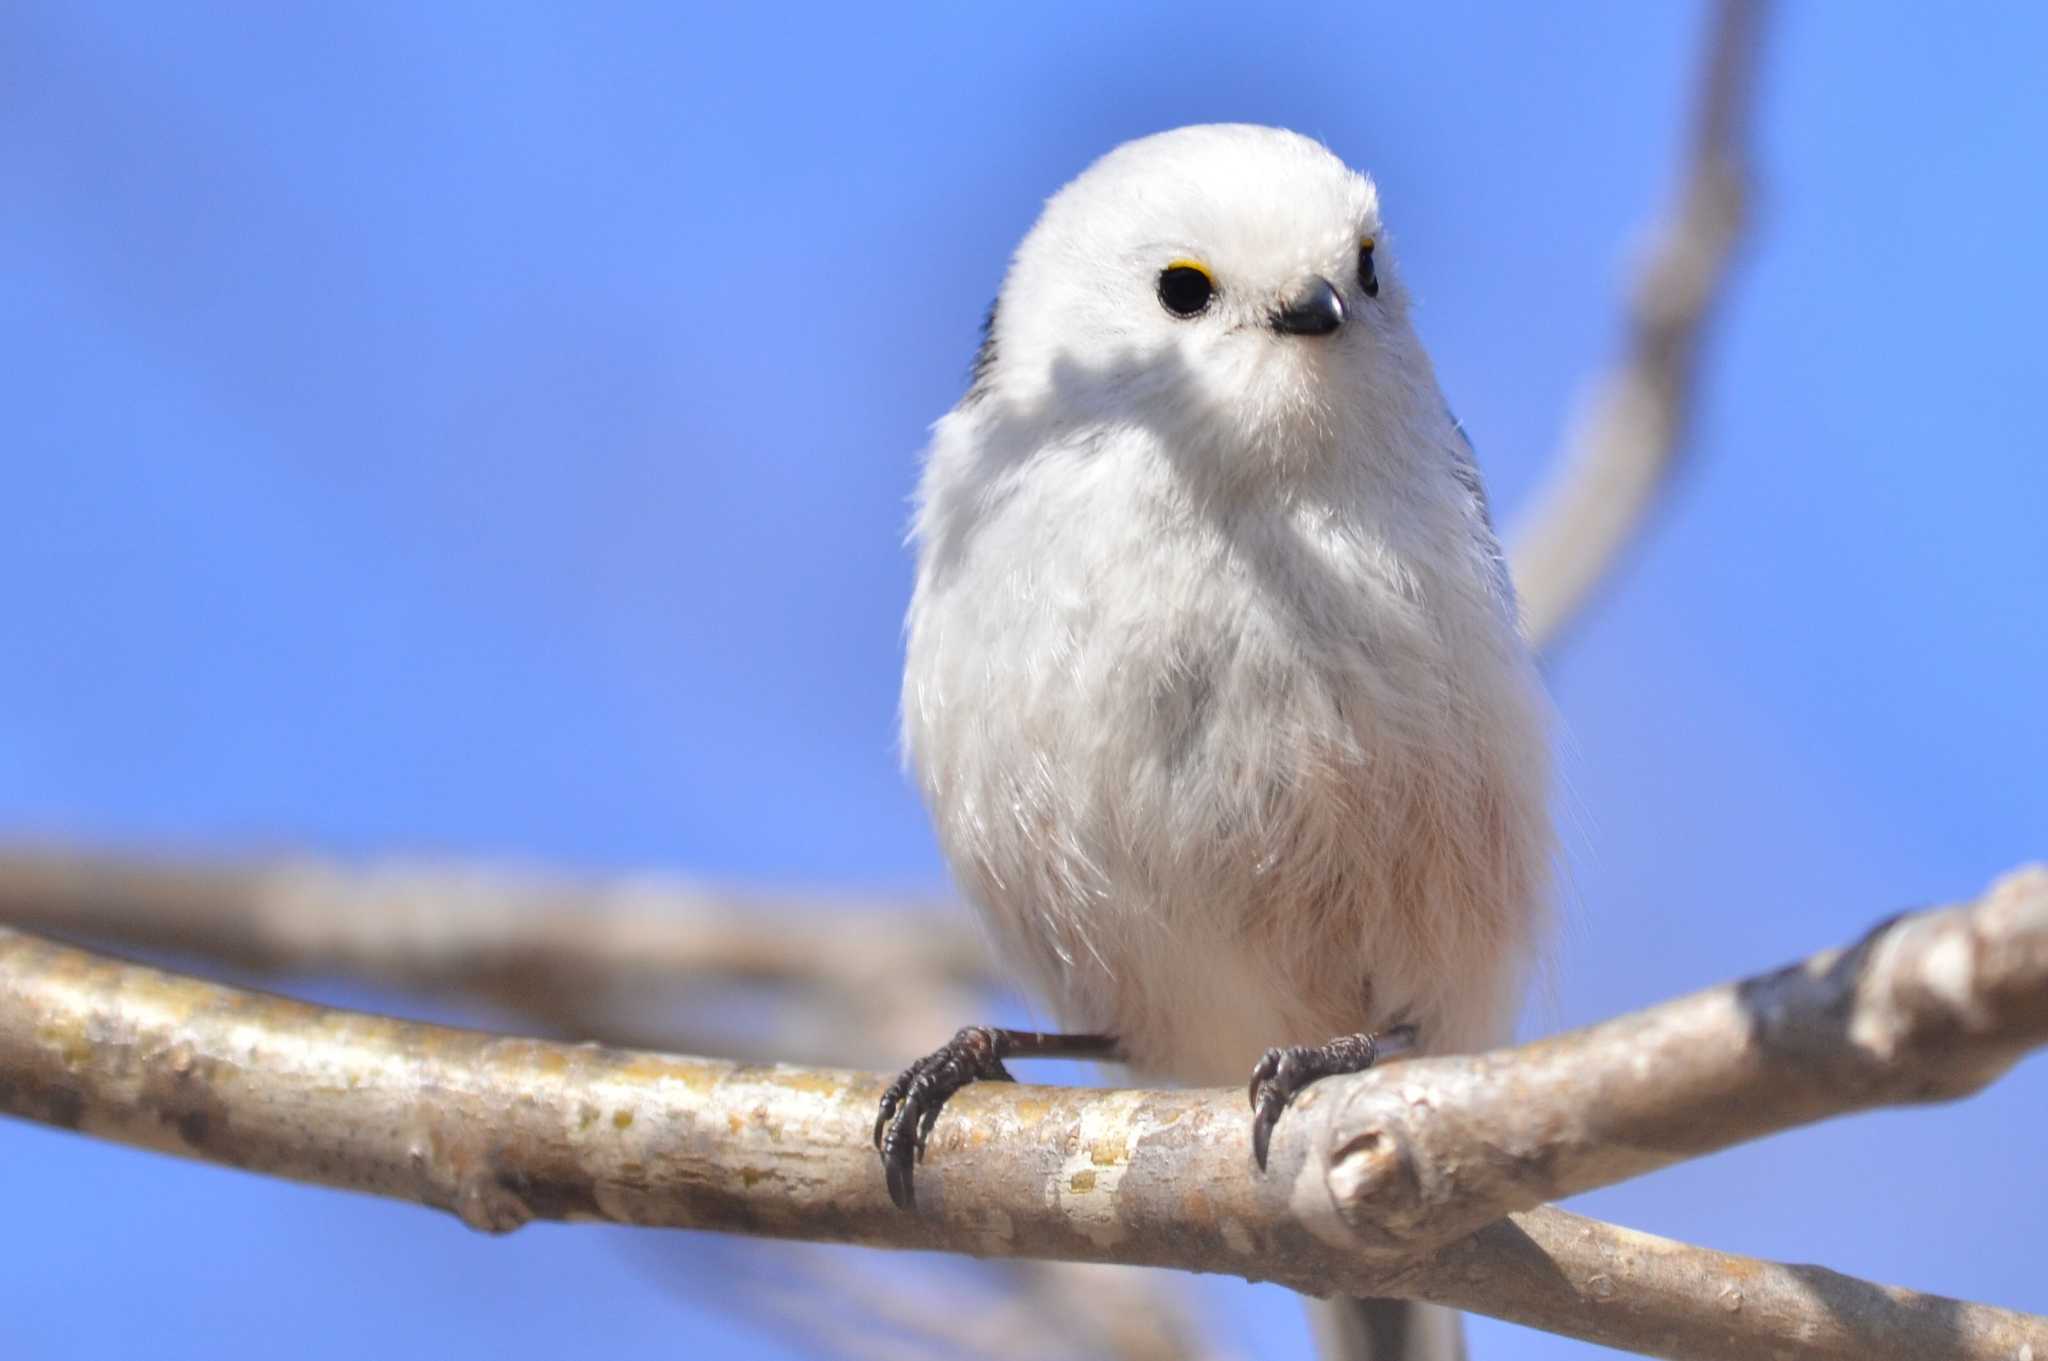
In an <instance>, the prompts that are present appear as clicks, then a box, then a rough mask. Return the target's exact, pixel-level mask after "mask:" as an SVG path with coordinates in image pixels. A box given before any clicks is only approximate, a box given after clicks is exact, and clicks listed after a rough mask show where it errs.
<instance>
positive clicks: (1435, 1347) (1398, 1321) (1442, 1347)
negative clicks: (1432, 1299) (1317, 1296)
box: [1309, 1299, 1465, 1361]
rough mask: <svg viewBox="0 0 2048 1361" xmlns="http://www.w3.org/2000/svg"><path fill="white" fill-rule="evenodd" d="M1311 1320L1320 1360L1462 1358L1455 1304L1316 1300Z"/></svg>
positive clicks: (1462, 1337)
mask: <svg viewBox="0 0 2048 1361" xmlns="http://www.w3.org/2000/svg"><path fill="white" fill-rule="evenodd" d="M1309 1320H1310V1322H1311V1323H1312V1324H1313V1325H1314V1328H1315V1335H1316V1355H1317V1356H1318V1357H1320V1358H1321V1359H1322V1361H1465V1327H1464V1324H1463V1323H1462V1322H1461V1321H1460V1320H1459V1318H1458V1313H1457V1311H1456V1310H1455V1309H1445V1308H1442V1307H1440V1306H1438V1305H1434V1304H1417V1303H1416V1302H1414V1301H1413V1300H1354V1299H1330V1300H1314V1301H1311V1302H1310V1304H1309Z"/></svg>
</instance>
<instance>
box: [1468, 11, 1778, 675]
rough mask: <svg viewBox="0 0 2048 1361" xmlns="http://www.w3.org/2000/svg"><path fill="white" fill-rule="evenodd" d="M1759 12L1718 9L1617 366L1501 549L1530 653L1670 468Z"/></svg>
mask: <svg viewBox="0 0 2048 1361" xmlns="http://www.w3.org/2000/svg"><path fill="white" fill-rule="evenodd" d="M1766 8H1767V6H1766V4H1765V0H1722V2H1721V3H1720V4H1719V5H1718V6H1717V7H1716V9H1715V19H1714V30H1713V36H1712V47H1711V49H1710V51H1709V55H1708V60H1707V63H1706V66H1705V68H1704V70H1703V71H1702V73H1701V84H1700V91H1699V96H1698V103H1697V110H1696V112H1695V114H1694V119H1695V124H1694V134H1693V144H1692V150H1691V154H1690V156H1689V157H1688V159H1687V164H1686V167H1685V170H1684V172H1683V174H1684V182H1683V184H1682V186H1681V188H1680V190H1679V197H1678V205H1677V211H1676V214H1675V215H1674V216H1673V217H1672V218H1671V220H1669V221H1667V222H1664V223H1661V224H1659V226H1658V227H1657V228H1656V229H1655V231H1654V234H1653V242H1652V245H1651V248H1650V251H1649V254H1648V256H1647V257H1646V258H1645V259H1644V261H1643V264H1642V272H1641V275H1640V276H1639V278H1638V279H1637V281H1636V285H1635V290H1634V297H1633V299H1632V301H1631V303H1630V306H1629V310H1628V316H1627V329H1628V336H1627V340H1626V342H1625V349H1624V352H1623V354H1622V357H1621V360H1620V362H1619V363H1618V364H1616V366H1615V367H1614V369H1613V370H1612V371H1611V372H1609V373H1607V374H1605V375H1603V376H1602V377H1601V378H1599V379H1598V380H1596V381H1595V383H1594V384H1593V386H1592V389H1591V391H1590V393H1589V395H1588V396H1587V398H1586V399H1585V400H1584V403H1583V405H1582V407H1581V410H1580V413H1579V416H1578V418H1577V419H1576V420H1575V421H1574V422H1573V424H1572V427H1571V430H1570V432H1569V434H1568V436H1567V438H1566V441H1565V447H1564V451H1563V452H1562V453H1561V454H1560V455H1559V457H1558V459H1557V461H1556V466H1555V468H1554V469H1553V471H1552V472H1551V474H1550V476H1549V479H1548V481H1546V482H1545V483H1544V484H1543V485H1542V486H1541V487H1540V488H1538V490H1537V492H1536V494H1535V497H1534V500H1533V503H1532V505H1531V506H1530V508H1529V510H1528V511H1527V512H1526V514H1525V515H1524V516H1523V518H1522V521H1521V523H1520V524H1519V525H1518V526H1517V528H1516V530H1515V532H1514V533H1512V534H1511V535H1510V542H1509V546H1508V560H1509V563H1510V564H1511V567H1512V570H1513V575H1514V579H1515V584H1516V588H1517V590H1518V592H1519V593H1520V595H1521V600H1522V617H1523V620H1524V621H1525V623H1526V624H1527V627H1528V630H1529V636H1530V638H1531V639H1533V640H1534V641H1535V642H1536V643H1537V644H1538V645H1539V646H1541V645H1543V644H1546V643H1549V642H1551V641H1553V640H1554V639H1555V638H1556V637H1557V635H1558V633H1559V632H1560V631H1561V630H1562V629H1563V627H1564V625H1565V624H1566V623H1567V622H1568V621H1569V620H1570V618H1571V617H1572V616H1573V615H1574V614H1576V613H1577V612H1578V610H1579V609H1580V607H1581V606H1583V605H1584V604H1585V602H1586V600H1587V598H1588V596H1590V595H1591V593H1592V591H1593V588H1594V587H1595V586H1596V585H1597V584H1598V583H1599V581H1600V578H1601V577H1602V576H1603V575H1605V574H1606V572H1607V571H1608V570H1609V569H1610V568H1611V567H1612V566H1613V565H1614V562H1615V560H1616V559H1617V558H1618V557H1619V556H1620V554H1621V551H1622V550H1623V549H1624V548H1625V547H1626V546H1627V545H1628V543H1629V541H1630V540H1631V539H1632V538H1633V537H1634V535H1635V532H1636V530H1637V528H1638V526H1640V524H1641V523H1642V520H1643V518H1644V516H1645V515H1646V514H1647V513H1648V511H1649V508H1650V503H1651V501H1652V499H1653V498H1654V496H1655V494H1656V492H1657V490H1658V488H1659V487H1660V486H1662V485H1663V483H1665V482H1666V481H1668V480H1669V478H1670V475H1671V472H1672V470H1673V468H1674V466H1675V459H1676V455H1677V453H1678V448H1679V441H1680V438H1681V437H1682V435H1683V434H1684V429H1685V422H1686V418H1687V416H1688V414H1689V411H1690V408H1691V405H1692V395H1693V384H1694V379H1695V376H1696V371H1697V367H1698V358H1699V351H1700V341H1701V337H1702V335H1703V333H1704V331H1705V329H1706V324H1707V321H1708V318H1709V315H1710V314H1711V312H1712V310H1713V305H1714V303H1715V302H1716V301H1718V300H1719V298H1720V296H1721V294H1722V292H1723V291H1724V285H1725V284H1726V282H1727V277H1728V267H1729V263H1730V261H1731V259H1732V258H1733V256H1734V249H1735V243H1736V241H1737V239H1738V238H1739V236H1740V235H1741V231H1742V227H1743V223H1744V220H1745V217H1746V212H1747V202H1748V188H1747V185H1748V180H1749V153H1748V133H1749V117H1750V110H1751V107H1752V104H1753V102H1754V101H1753V99H1752V91H1753V90H1754V88H1755V84H1756V65H1757V61H1758V56H1759V49H1760V44H1759V43H1758V41H1757V38H1758V34H1759V32H1760V30H1761V28H1762V26H1763V22H1764V18H1765V10H1766Z"/></svg>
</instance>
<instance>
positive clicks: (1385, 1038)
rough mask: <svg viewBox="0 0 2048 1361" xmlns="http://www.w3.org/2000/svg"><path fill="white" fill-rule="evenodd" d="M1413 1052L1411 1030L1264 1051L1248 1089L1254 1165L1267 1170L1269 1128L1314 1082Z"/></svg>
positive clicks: (1406, 1027) (1402, 1028)
mask: <svg viewBox="0 0 2048 1361" xmlns="http://www.w3.org/2000/svg"><path fill="white" fill-rule="evenodd" d="M1414 1047H1415V1027H1414V1026H1412V1025H1397V1026H1393V1027H1391V1028H1389V1029H1387V1030H1385V1031H1381V1032H1377V1033H1374V1034H1368V1035H1343V1036H1340V1037H1338V1038H1337V1039H1334V1040H1331V1041H1330V1042H1329V1043H1328V1044H1319V1045H1313V1046H1311V1045H1290V1046H1289V1047H1287V1048H1285V1049H1268V1050H1267V1051H1266V1052H1265V1053H1264V1054H1262V1055H1261V1056H1260V1057H1259V1061H1258V1062H1257V1063H1256V1064H1254V1065H1252V1078H1251V1083H1250V1085H1249V1087H1248V1089H1247V1096H1248V1097H1249V1098H1250V1101H1251V1107H1252V1160H1253V1161H1254V1162H1256V1163H1257V1164H1258V1165H1259V1170H1260V1171H1261V1172H1263V1171H1265V1170H1266V1149H1267V1148H1268V1146H1269V1145H1270V1144H1271V1143H1272V1140H1273V1126H1275V1125H1277V1124H1279V1123H1280V1116H1281V1115H1282V1114H1283V1113H1284V1112H1285V1111H1286V1110H1287V1106H1288V1103H1290V1102H1292V1101H1293V1100H1294V1098H1295V1097H1296V1096H1297V1095H1299V1094H1300V1092H1301V1090H1302V1089H1303V1088H1304V1087H1307V1086H1308V1085H1309V1084H1310V1083H1312V1082H1314V1081H1316V1079H1318V1078H1325V1077H1333V1076H1335V1075H1336V1074H1338V1073H1362V1072H1364V1071H1365V1070H1366V1069H1368V1068H1370V1067H1372V1066H1373V1064H1374V1063H1376V1062H1378V1061H1379V1060H1380V1059H1381V1058H1382V1057H1384V1056H1387V1055H1391V1054H1402V1053H1406V1052H1408V1051H1409V1050H1411V1049H1413V1048H1414Z"/></svg>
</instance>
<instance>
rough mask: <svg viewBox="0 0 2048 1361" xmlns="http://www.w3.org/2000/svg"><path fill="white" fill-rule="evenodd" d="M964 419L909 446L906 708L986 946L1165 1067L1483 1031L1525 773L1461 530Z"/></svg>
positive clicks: (1131, 435) (1147, 444)
mask: <svg viewBox="0 0 2048 1361" xmlns="http://www.w3.org/2000/svg"><path fill="white" fill-rule="evenodd" d="M985 438H986V433H985V432H983V431H979V430H977V429H976V428H975V424H974V419H973V417H972V415H971V413H970V414H968V415H961V414H956V415H955V416H953V417H949V418H948V421H947V422H945V423H942V425H941V428H940V431H939V435H938V440H937V442H936V444H935V447H934V450H933V453H932V457H931V463H930V466H929V467H928V469H927V474H926V485H925V495H924V499H925V510H924V516H923V519H922V521H921V527H920V539H921V547H922V551H923V557H922V561H921V566H920V572H919V582H918V590H917V596H916V599H915V601H914V602H913V605H912V609H911V614H910V619H909V639H908V649H909V651H908V661H907V666H906V671H905V681H904V693H903V721H904V737H905V745H906V749H907V753H908V755H909V758H910V760H911V762H912V764H913V766H914V767H915V769H916V771H917V773H918V776H919V778H920V780H921V782H922V784H923V787H924V791H925V795H926V798H927V801H928V802H929V804H930V806H931V809H932V812H933V816H934V820H935V822H936V825H937V828H938V831H939V835H940V840H941V842H942V844H943V846H944V849H945V851H946V854H947V856H948V858H949V860H950V861H951V863H952V866H953V869H954V872H955V874H956V876H957V878H958V880H959V882H960V883H961V884H962V885H963V886H964V887H965V888H966V890H967V891H968V892H969V894H970V895H971V896H972V897H974V899H975V900H976V901H977V903H978V905H979V906H980V907H981V909H982V910H983V912H984V914H985V916H986V918H987V920H988V921H989V923H990V924H991V926H992V927H993V928H994V934H995V937H996V940H997V942H998V944H999V946H1000V947H1001V948H1002V950H1003V951H1004V953H1005V954H1006V955H1007V957H1008V958H1009V959H1010V961H1011V962H1012V963H1013V964H1015V965H1017V966H1018V967H1020V968H1021V969H1022V970H1023V971H1024V972H1025V973H1026V974H1027V975H1028V977H1029V979H1030V980H1031V981H1032V982H1034V983H1036V984H1037V985H1038V987H1039V988H1040V989H1041V990H1042V992H1043V994H1044V995H1045V996H1047V997H1048V998H1049V999H1050V1000H1051V1001H1052V1002H1053V1004H1054V1006H1055V1007H1056V1009H1057V1010H1058V1012H1059V1015H1060V1018H1061V1020H1062V1021H1063V1022H1064V1023H1066V1024H1067V1025H1069V1026H1072V1027H1076V1028H1087V1029H1105V1030H1110V1031H1113V1032H1115V1033H1116V1034H1118V1035H1119V1036H1121V1037H1122V1039H1123V1041H1124V1044H1125V1047H1126V1050H1127V1052H1129V1053H1130V1054H1131V1055H1132V1057H1133V1060H1134V1063H1135V1065H1136V1066H1137V1067H1138V1068H1139V1069H1140V1070H1141V1071H1145V1072H1150V1073H1152V1074H1155V1075H1158V1076H1162V1077H1167V1078H1171V1079H1176V1080H1183V1081H1237V1080H1241V1079H1242V1077H1243V1075H1244V1073H1245V1072H1246V1071H1248V1069H1249V1067H1250V1065H1251V1063H1252V1062H1253V1061H1254V1060H1255V1058H1256V1057H1257V1055H1258V1054H1259V1052H1260V1051H1261V1050H1263V1049H1264V1048H1265V1047H1266V1046H1268V1045H1273V1044H1283V1043H1319V1042H1321V1041H1323V1040H1325V1039H1328V1038H1330V1037H1331V1036H1333V1035H1337V1034H1343V1033H1349V1032H1353V1031H1358V1030H1364V1029H1371V1028H1376V1027H1381V1026H1385V1025H1388V1024H1391V1023H1393V1022H1395V1021H1396V1020H1413V1021H1415V1022H1416V1023H1418V1024H1419V1025H1420V1026H1421V1028H1422V1036H1423V1041H1424V1043H1425V1045H1426V1046H1428V1047H1430V1048H1432V1049H1436V1050H1439V1051H1441V1050H1447V1049H1449V1050H1458V1049H1468V1048H1474V1047H1479V1046H1483V1045H1485V1044H1488V1043H1492V1042H1495V1041H1497V1040H1499V1039H1501V1038H1503V1037H1504V1032H1505V1030H1506V1028H1507V1027H1508V1025H1510V1024H1511V1022H1512V1010H1513V1005H1514V1001H1515V997H1516V992H1517V977H1516V971H1517V961H1519V960H1520V959H1521V958H1523V957H1524V955H1525V954H1526V952H1527V950H1528V949H1529V948H1530V935H1531V933H1532V931H1533V930H1534V928H1535V925H1536V920H1535V919H1536V917H1537V916H1538V915H1539V914H1540V905H1541V903H1542V900H1543V897H1544V892H1545V882H1546V874H1547V865H1548V858H1549V824H1548V819H1547V816H1546V813H1545V809H1544V800H1545V794H1546V788H1545V787H1546V784H1547V779H1548V776H1547V767H1546V759H1545V748H1546V743H1545V734H1544V723H1543V718H1542V707H1541V701H1540V699H1539V697H1538V693H1537V691H1536V688H1535V686H1534V684H1533V681H1532V677H1531V675H1530V673H1529V667H1528V662H1527V660H1526V657H1525V656H1524V653H1523V650H1522V647H1521V644H1520V642H1519V640H1518V639H1517V638H1516V636H1515V632H1514V627H1513V623H1512V619H1511V617H1510V613H1511V607H1508V606H1506V605H1505V603H1504V601H1503V600H1502V598H1501V590H1502V588H1501V587H1500V584H1499V582H1498V578H1497V576H1496V574H1495V564H1494V563H1493V561H1492V560H1491V558H1490V556H1489V550H1490V548H1491V545H1490V541H1486V540H1485V539H1484V538H1483V537H1481V538H1475V537H1474V534H1473V526H1472V525H1471V523H1469V522H1468V521H1467V520H1464V519H1460V518H1457V517H1446V516H1442V515H1434V514H1431V513H1428V510H1427V507H1428V506H1430V505H1434V504H1437V503H1439V502H1441V503H1442V504H1450V501H1451V498H1450V497H1448V496H1445V497H1435V498H1423V502H1422V505H1421V507H1420V508H1419V507H1418V506H1417V505H1416V504H1411V502H1410V500H1409V499H1408V498H1404V497H1401V496H1399V495H1397V494H1395V493H1394V492H1393V491H1392V490H1390V491H1389V495H1388V496H1386V497H1385V498H1380V499H1378V500H1377V503H1376V499H1375V498H1373V497H1372V496H1370V495H1369V494H1356V493H1357V489H1358V487H1359V486H1360V485H1361V484H1358V483H1356V482H1352V483H1346V484H1344V485H1345V486H1347V487H1350V488H1351V489H1352V491H1350V492H1347V493H1346V494H1344V495H1342V496H1339V497H1336V498H1335V499H1332V498H1328V497H1318V496H1315V495H1288V496H1280V495H1274V496H1270V497H1259V496H1254V497H1249V498H1244V497H1234V498H1230V499H1229V500H1228V501H1227V502H1226V501H1224V500H1206V499H1204V498H1203V497H1202V496H1201V495H1199V494H1195V493H1191V492H1190V489H1189V486H1188V484H1187V480H1186V478H1185V476H1184V469H1180V468H1177V467H1176V464H1175V462H1174V460H1173V459H1172V458H1171V457H1170V456H1169V451H1167V450H1165V449H1163V448H1162V447H1160V446H1159V445H1158V444H1157V443H1156V441H1155V439H1154V437H1151V436H1148V435H1146V434H1145V433H1143V432H1141V431H1135V430H1130V429H1123V430H1109V431H1096V432H1094V433H1092V434H1090V435H1088V436H1087V437H1085V438H1080V439H1075V440H1072V441H1069V442H1066V443H1064V444H1061V443H1055V444H1054V445H1052V446H1051V447H1046V448H1039V449H1035V450H1033V451H1032V453H1031V454H1030V455H1029V456H1028V457H1025V458H1021V459H1018V460H1015V461H1014V462H1011V463H1008V464H1005V465H1003V466H1001V467H1000V468H999V469H996V470H994V471H992V470H991V467H990V464H989V461H988V460H987V459H985V458H982V459H972V458H970V457H968V449H967V448H966V446H967V445H969V444H971V443H972V442H974V441H976V440H981V439H985ZM949 442H950V443H951V444H952V445H953V446H958V447H949Z"/></svg>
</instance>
